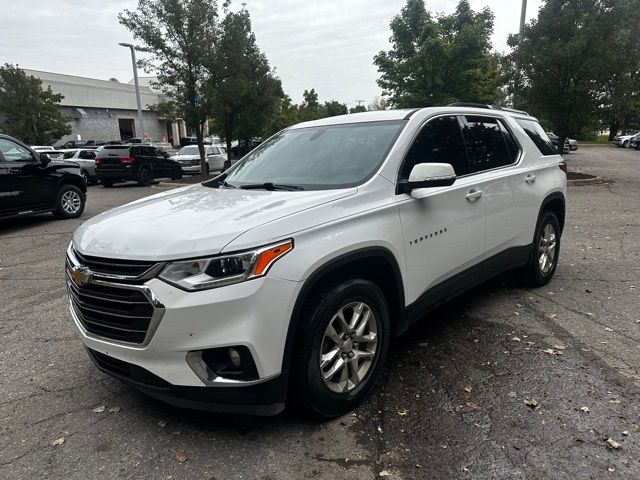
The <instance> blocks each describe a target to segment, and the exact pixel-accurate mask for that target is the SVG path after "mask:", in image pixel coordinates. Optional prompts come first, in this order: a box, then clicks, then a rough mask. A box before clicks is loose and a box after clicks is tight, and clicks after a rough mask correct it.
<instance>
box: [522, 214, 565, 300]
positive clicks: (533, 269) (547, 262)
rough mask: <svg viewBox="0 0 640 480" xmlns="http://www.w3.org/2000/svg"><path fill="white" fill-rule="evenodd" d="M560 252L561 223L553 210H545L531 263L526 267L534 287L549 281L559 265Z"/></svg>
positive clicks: (537, 233) (526, 275) (530, 282)
mask: <svg viewBox="0 0 640 480" xmlns="http://www.w3.org/2000/svg"><path fill="white" fill-rule="evenodd" d="M559 254H560V223H559V222H558V219H557V217H556V216H555V214H554V213H552V212H544V213H543V215H542V218H541V220H540V223H539V224H538V230H537V231H536V237H535V240H534V242H533V248H532V251H531V256H530V258H529V263H528V264H527V266H526V267H525V268H524V272H523V273H524V276H525V280H526V281H527V283H528V284H529V285H531V286H534V287H542V286H543V285H546V284H547V283H549V281H550V280H551V278H552V277H553V274H554V273H555V271H556V267H557V266H558V256H559Z"/></svg>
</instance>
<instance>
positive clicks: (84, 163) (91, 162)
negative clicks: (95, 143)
mask: <svg viewBox="0 0 640 480" xmlns="http://www.w3.org/2000/svg"><path fill="white" fill-rule="evenodd" d="M61 152H62V153H63V154H64V159H65V160H70V161H72V162H74V163H77V164H78V166H79V167H80V170H81V171H82V175H84V178H85V180H86V181H87V185H95V184H96V183H98V182H99V180H98V175H97V174H96V151H95V150H94V149H93V148H66V149H64V150H61ZM47 153H48V152H47Z"/></svg>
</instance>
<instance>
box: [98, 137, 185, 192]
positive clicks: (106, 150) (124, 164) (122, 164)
mask: <svg viewBox="0 0 640 480" xmlns="http://www.w3.org/2000/svg"><path fill="white" fill-rule="evenodd" d="M96 174H97V175H98V178H99V179H100V182H101V183H102V185H103V186H105V187H112V186H113V184H114V183H118V182H126V181H128V180H133V181H136V182H138V184H139V185H149V184H151V181H152V180H153V179H154V178H166V177H168V178H171V179H172V180H176V179H178V178H182V167H181V166H180V164H179V163H178V162H176V161H175V160H171V159H170V158H169V154H168V153H166V152H163V151H162V150H159V149H157V148H156V147H152V146H150V145H105V146H104V147H100V148H99V149H98V150H96Z"/></svg>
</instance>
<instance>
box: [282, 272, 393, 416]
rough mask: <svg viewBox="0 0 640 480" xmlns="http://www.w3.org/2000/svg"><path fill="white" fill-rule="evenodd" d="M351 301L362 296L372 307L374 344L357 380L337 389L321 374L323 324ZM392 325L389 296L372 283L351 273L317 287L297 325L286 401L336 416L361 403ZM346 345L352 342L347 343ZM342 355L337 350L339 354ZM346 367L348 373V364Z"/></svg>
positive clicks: (310, 411)
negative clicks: (349, 387)
mask: <svg viewBox="0 0 640 480" xmlns="http://www.w3.org/2000/svg"><path fill="white" fill-rule="evenodd" d="M352 302H364V303H365V304H366V305H368V306H369V307H370V310H371V312H372V313H373V315H374V316H375V325H376V328H377V346H376V350H375V356H374V357H373V358H372V360H371V363H370V365H369V368H368V370H367V371H366V373H365V374H364V377H363V378H362V380H360V383H358V384H357V386H356V387H355V388H353V389H352V390H349V391H346V392H343V393H336V392H334V391H332V390H331V389H330V388H329V386H327V384H325V380H324V379H323V376H322V371H321V367H320V355H321V353H322V352H321V348H322V347H323V341H324V338H325V332H326V330H327V327H328V326H329V324H330V323H331V322H332V320H333V318H334V316H335V314H336V313H337V312H338V311H339V310H340V309H341V308H342V307H344V306H347V305H349V304H350V303H352ZM390 331H391V329H390V319H389V309H388V307H387V301H386V299H385V297H384V295H383V293H382V292H381V291H380V289H379V288H378V287H377V286H376V285H375V284H374V283H371V282H370V281H368V280H363V279H352V280H346V281H344V282H342V283H339V284H336V285H333V286H331V287H330V288H327V289H325V290H323V291H321V292H318V294H317V295H315V296H314V297H313V298H312V299H311V300H310V301H309V302H307V305H305V308H304V309H303V312H302V318H301V319H300V324H299V326H298V332H299V334H298V335H297V338H296V340H295V341H296V348H295V349H294V351H293V358H292V365H293V367H292V371H291V389H290V392H291V396H290V402H291V403H292V404H293V405H294V406H295V407H297V408H299V409H302V410H303V411H305V412H306V413H308V414H311V415H312V416H314V417H316V418H322V419H330V418H335V417H338V416H340V415H343V414H345V413H347V412H348V411H350V410H352V409H354V408H355V407H357V406H358V405H360V403H362V402H363V401H364V399H365V398H366V397H367V396H368V395H369V393H370V392H371V390H372V389H373V387H374V385H375V383H376V381H377V379H378V377H379V375H380V371H381V370H382V367H383V365H384V361H385V359H386V356H387V352H388V350H389V337H390ZM340 338H342V337H340ZM347 339H348V337H347ZM349 341H350V342H353V340H349ZM356 345H357V343H356V344H353V348H356V347H355V346H356ZM348 348H349V349H351V348H352V344H351V343H349V347H348ZM345 355H346V354H345ZM345 355H343V354H341V356H342V358H345ZM336 358H337V357H336ZM338 361H339V360H338ZM345 361H347V362H348V361H349V360H345ZM345 368H346V367H345ZM347 373H348V374H350V370H349V369H348V370H347Z"/></svg>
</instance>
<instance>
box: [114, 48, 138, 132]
mask: <svg viewBox="0 0 640 480" xmlns="http://www.w3.org/2000/svg"><path fill="white" fill-rule="evenodd" d="M119 45H122V46H123V47H128V48H130V49H131V63H132V64H133V83H134V85H135V87H136V102H138V126H139V127H140V131H141V132H142V134H140V133H139V132H136V133H137V134H138V136H139V137H140V138H142V141H143V142H144V122H143V121H142V103H141V102H140V84H139V83H138V67H137V66H136V48H135V47H134V46H133V45H132V44H130V43H120V44H119Z"/></svg>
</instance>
